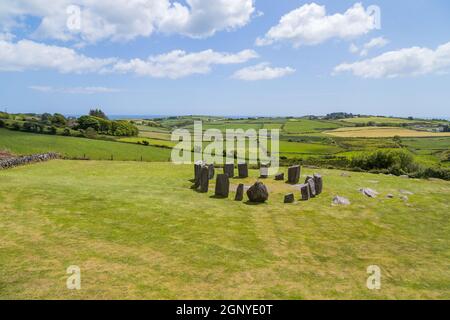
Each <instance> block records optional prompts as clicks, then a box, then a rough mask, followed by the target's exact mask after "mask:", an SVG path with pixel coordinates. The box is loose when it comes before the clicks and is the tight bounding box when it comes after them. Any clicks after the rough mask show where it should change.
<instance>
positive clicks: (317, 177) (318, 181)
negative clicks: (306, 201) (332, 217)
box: [314, 174, 323, 195]
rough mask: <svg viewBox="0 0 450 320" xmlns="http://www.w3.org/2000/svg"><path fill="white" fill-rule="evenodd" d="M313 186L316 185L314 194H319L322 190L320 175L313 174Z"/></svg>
mask: <svg viewBox="0 0 450 320" xmlns="http://www.w3.org/2000/svg"><path fill="white" fill-rule="evenodd" d="M314 184H315V185H316V194H317V195H319V194H321V193H322V190H323V179H322V176H321V175H320V174H314Z"/></svg>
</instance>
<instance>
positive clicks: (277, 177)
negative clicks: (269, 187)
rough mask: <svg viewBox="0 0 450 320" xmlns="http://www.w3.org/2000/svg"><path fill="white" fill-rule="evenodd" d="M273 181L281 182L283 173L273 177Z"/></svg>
mask: <svg viewBox="0 0 450 320" xmlns="http://www.w3.org/2000/svg"><path fill="white" fill-rule="evenodd" d="M275 180H277V181H283V180H284V173H279V174H277V175H276V176H275Z"/></svg>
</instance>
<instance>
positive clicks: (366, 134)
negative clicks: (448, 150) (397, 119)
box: [325, 127, 450, 138]
mask: <svg viewBox="0 0 450 320" xmlns="http://www.w3.org/2000/svg"><path fill="white" fill-rule="evenodd" d="M325 134H328V135H331V136H336V137H347V138H390V137H395V136H399V137H450V132H438V133H435V132H428V131H416V130H409V129H403V128H391V127H370V128H367V127H364V128H339V129H336V130H332V131H326V132H325Z"/></svg>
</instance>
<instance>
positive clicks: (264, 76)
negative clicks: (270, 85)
mask: <svg viewBox="0 0 450 320" xmlns="http://www.w3.org/2000/svg"><path fill="white" fill-rule="evenodd" d="M294 72H295V69H293V68H290V67H285V68H273V67H271V66H270V64H269V63H260V64H258V65H256V66H251V67H247V68H243V69H241V70H238V71H236V72H235V74H234V75H233V78H235V79H239V80H245V81H256V80H271V79H276V78H281V77H285V76H287V75H290V74H293V73H294Z"/></svg>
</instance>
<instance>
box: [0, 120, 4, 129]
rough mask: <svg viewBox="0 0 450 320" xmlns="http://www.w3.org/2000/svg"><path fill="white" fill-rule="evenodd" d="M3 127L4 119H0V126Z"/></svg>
mask: <svg viewBox="0 0 450 320" xmlns="http://www.w3.org/2000/svg"><path fill="white" fill-rule="evenodd" d="M4 127H5V121H3V120H2V119H0V128H4Z"/></svg>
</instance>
